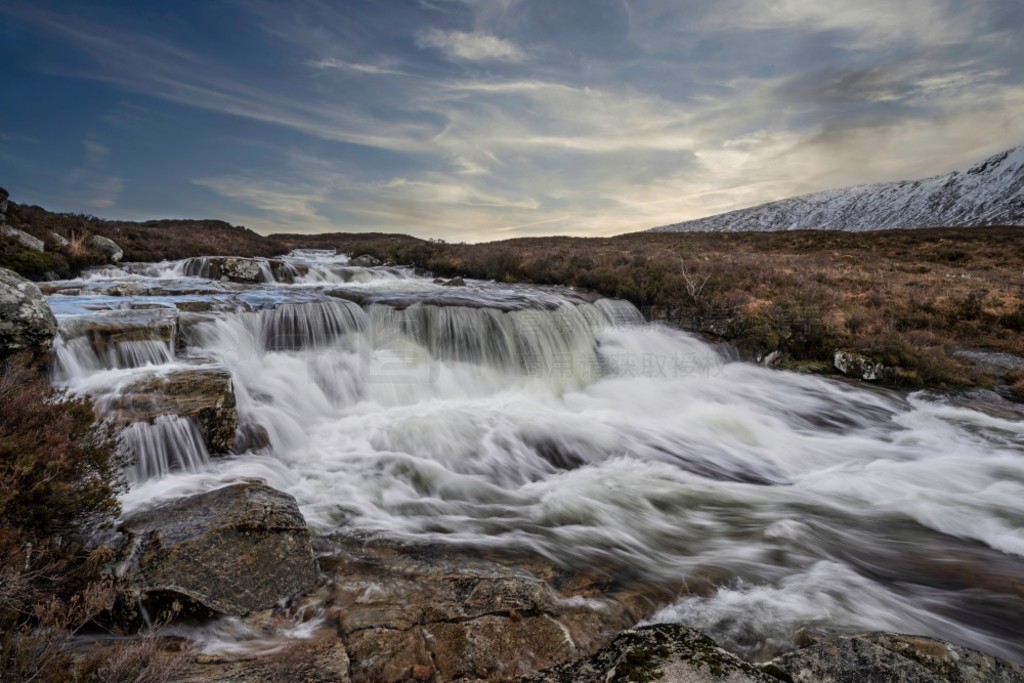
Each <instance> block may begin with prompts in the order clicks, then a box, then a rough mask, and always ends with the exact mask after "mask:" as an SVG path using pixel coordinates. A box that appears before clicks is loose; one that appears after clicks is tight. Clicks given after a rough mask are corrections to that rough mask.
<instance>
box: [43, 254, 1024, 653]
mask: <svg viewBox="0 0 1024 683" xmlns="http://www.w3.org/2000/svg"><path fill="white" fill-rule="evenodd" d="M282 260H283V261H284V262H286V263H288V264H290V265H291V266H292V267H293V269H294V273H295V274H298V276H297V277H296V275H295V274H293V275H291V276H290V277H292V278H293V279H295V280H296V282H295V284H292V285H284V284H281V283H279V282H266V283H263V284H260V285H251V286H242V285H238V284H233V283H228V282H209V281H205V282H198V281H197V280H196V278H195V277H193V276H186V275H185V269H184V267H183V266H182V264H161V265H160V266H159V267H155V266H154V267H150V271H148V272H150V273H151V274H150V275H145V274H143V273H144V272H145V271H144V269H143V268H141V267H138V268H136V267H134V266H131V265H128V266H126V267H125V270H124V272H126V273H129V271H130V277H131V278H132V279H131V282H132V283H133V284H134V286H137V287H142V288H144V289H146V293H144V294H140V295H138V296H124V294H123V292H121V293H119V295H117V296H113V295H110V294H109V291H110V289H109V288H110V287H113V286H117V285H116V283H117V280H116V278H115V279H113V280H103V279H97V278H94V279H88V278H87V279H86V280H83V281H77V282H73V283H66V285H67V287H68V288H69V289H71V288H77V289H82V292H81V293H80V294H79V295H78V296H63V295H61V294H60V292H59V291H58V292H57V293H55V294H53V295H52V296H51V297H50V300H51V303H52V304H53V305H54V308H55V310H56V311H57V313H58V316H59V317H60V318H61V319H62V322H65V323H66V325H65V329H70V328H69V327H68V325H70V324H71V322H72V321H80V320H82V319H83V316H84V319H88V318H95V317H102V316H103V315H104V314H103V313H102V311H100V312H97V311H96V310H95V309H104V308H108V309H117V308H121V307H125V306H128V305H132V304H138V303H143V302H145V303H152V304H159V305H162V306H168V307H180V308H182V309H183V311H188V310H192V309H196V308H197V305H198V304H202V303H204V302H213V303H215V304H216V305H215V306H212V307H210V308H208V309H204V310H202V311H201V312H198V313H195V312H193V313H188V314H187V315H186V313H184V312H183V313H182V314H181V316H182V317H181V318H180V320H178V321H177V323H176V324H177V325H178V326H179V327H180V328H182V329H181V330H180V331H181V339H183V340H184V342H183V343H179V344H177V346H178V351H177V352H176V353H174V354H173V355H169V356H162V357H159V358H156V357H153V358H149V359H144V360H145V362H142V361H143V359H141V357H140V362H135V361H131V362H124V363H121V362H116V363H114V362H109V358H107V359H106V360H104V359H103V358H99V357H98V356H97V359H96V360H93V359H92V358H91V357H89V356H88V353H87V348H88V350H89V351H90V352H92V350H93V347H94V344H92V343H91V342H90V343H89V344H86V343H85V342H81V341H80V339H83V338H84V337H79V338H76V337H74V336H73V335H71V334H70V333H68V335H67V337H66V338H65V339H63V340H62V341H61V342H60V345H59V347H58V355H59V356H60V358H61V360H60V361H59V363H58V365H59V367H61V368H63V370H62V371H61V372H59V373H57V376H56V381H58V382H59V383H62V384H64V385H66V386H69V387H71V388H72V389H75V390H78V391H87V392H90V393H93V394H95V395H104V392H106V394H111V393H116V392H118V391H119V390H121V387H123V386H125V385H126V384H127V383H128V382H130V381H131V380H132V379H133V378H135V377H137V375H138V374H139V373H150V374H152V373H162V372H169V371H172V370H180V369H183V368H186V369H187V368H189V367H196V366H197V365H200V366H202V367H219V368H226V369H228V370H230V372H231V377H232V381H233V384H234V392H235V397H236V400H237V406H238V412H239V419H240V421H241V422H243V423H249V424H255V425H259V426H260V427H262V428H263V429H265V430H266V432H267V434H268V436H269V439H270V444H271V447H270V449H269V452H267V453H262V454H258V455H253V454H248V455H243V456H238V457H228V458H215V459H213V460H212V461H211V460H209V459H208V458H207V457H206V455H205V453H204V452H203V451H202V450H199V449H196V450H194V451H189V454H187V455H186V454H184V453H183V449H184V450H186V451H187V450H188V449H187V448H186V447H185V446H183V445H182V444H185V443H191V444H192V445H195V441H194V436H195V433H194V432H192V431H189V429H194V425H192V426H191V427H190V426H189V425H190V423H188V422H187V421H184V422H183V421H182V420H180V419H177V418H176V419H168V420H163V419H162V418H158V419H157V420H156V421H154V422H153V424H148V423H147V424H142V425H135V426H133V427H131V428H130V429H129V432H128V433H127V435H126V437H125V438H126V440H131V441H132V442H133V443H134V444H136V445H135V446H133V447H134V448H136V449H137V450H138V452H139V453H140V454H145V455H140V458H139V462H140V463H143V462H144V463H145V465H144V467H140V468H139V469H138V470H137V472H136V475H135V480H136V483H135V485H134V487H133V489H132V491H130V492H129V493H128V494H127V495H126V496H125V498H124V505H125V507H126V509H128V510H132V509H136V508H138V507H140V506H145V505H151V504H153V503H155V502H158V501H160V500H164V499H167V498H171V497H176V496H181V495H186V494H189V493H194V492H199V491H203V490H208V489H210V488H214V487H217V486H221V485H223V484H224V483H226V482H229V481H232V480H235V479H238V478H243V477H262V478H264V479H266V480H267V481H268V482H269V483H270V485H272V486H274V487H275V488H279V489H281V490H284V491H287V492H288V493H290V494H292V495H294V496H295V497H296V498H297V499H298V500H299V502H300V504H301V506H302V511H303V513H304V514H305V516H306V518H307V520H309V522H310V523H311V524H312V525H313V526H314V527H315V528H316V529H317V530H319V531H321V532H323V533H325V534H326V533H329V534H334V535H340V536H343V537H344V536H347V537H352V538H365V537H368V536H369V537H377V538H383V539H388V540H393V541H396V542H400V543H406V544H411V545H431V544H449V545H455V546H458V547H461V548H472V549H475V548H479V549H493V550H499V551H502V552H503V553H507V554H515V553H517V552H521V553H530V554H531V555H532V554H540V555H542V556H545V557H547V558H550V559H551V560H552V561H554V562H556V563H558V564H560V565H562V566H565V567H568V568H574V567H575V568H586V569H588V570H590V571H595V568H596V570H600V571H602V572H604V573H605V574H606V575H607V576H608V577H609V578H610V579H612V580H614V581H617V582H620V583H626V584H629V583H631V582H632V583H637V584H645V585H650V584H653V585H660V586H667V587H674V589H675V590H682V588H681V587H684V586H685V587H686V588H687V589H688V590H686V591H683V594H682V597H681V598H680V599H679V600H677V601H675V602H672V603H671V604H665V605H663V606H662V608H661V610H660V611H659V612H657V613H656V614H655V615H654V616H653V617H652V618H653V619H655V620H683V621H685V622H687V623H690V624H692V625H695V626H697V627H699V628H702V629H704V630H706V631H708V632H709V633H710V634H711V635H713V636H715V637H717V638H719V639H721V640H722V641H723V642H725V643H727V644H729V645H730V646H731V647H732V648H734V649H736V650H740V651H743V652H746V653H748V654H752V655H766V654H769V653H771V652H773V651H777V649H778V648H780V647H784V646H785V645H787V644H788V643H789V642H790V641H791V639H792V637H793V634H794V633H795V632H796V630H797V629H799V628H800V627H803V626H812V627H814V626H821V627H829V628H835V629H840V630H864V629H887V630H895V631H903V632H915V633H921V634H926V635H932V636H938V637H943V638H947V639H950V640H953V641H956V642H960V643H964V644H966V645H970V646H974V647H978V648H981V649H983V650H987V651H989V652H993V653H996V654H1001V655H1003V656H1007V657H1010V658H1013V659H1017V660H1022V659H1024V646H1022V644H1021V642H1020V638H1019V632H1020V629H1021V627H1022V626H1024V619H1022V618H1021V616H1020V615H1021V614H1022V613H1024V592H1022V591H1020V590H1019V578H1018V577H1019V576H1020V575H1021V569H1022V558H1024V531H1022V530H1024V502H1022V501H1024V420H1022V419H1020V418H1019V417H1017V418H1011V417H1006V416H1005V415H996V414H995V413H992V414H989V413H986V412H981V411H979V410H977V409H971V408H967V407H963V406H960V405H958V404H957V403H955V402H953V401H951V400H949V399H946V398H943V397H938V396H933V395H929V394H926V393H916V394H911V395H909V396H907V395H904V394H901V393H896V392H888V391H882V390H869V389H866V388H864V387H861V386H855V385H851V384H847V383H843V382H837V381H833V380H827V379H822V378H817V377H811V376H805V375H799V374H794V373H785V372H779V371H773V370H767V369H764V368H761V367H758V366H755V365H751V364H746V363H734V362H725V361H724V360H723V359H722V358H721V357H720V356H719V355H718V354H717V353H716V352H715V350H714V349H713V348H712V347H710V346H708V345H707V344H705V343H703V342H701V341H699V340H698V339H695V338H694V337H692V336H690V335H687V334H684V333H681V332H678V331H675V330H672V329H669V328H666V327H661V326H656V325H647V324H644V323H643V320H642V318H641V316H640V314H639V312H638V311H637V310H636V309H635V308H634V307H632V306H631V305H629V304H628V303H625V302H616V301H608V300H597V301H594V300H592V299H591V298H588V297H586V296H584V295H581V294H579V293H577V292H572V291H569V290H565V289H559V288H530V287H521V286H509V285H498V284H493V283H471V284H470V286H469V287H465V288H462V287H443V286H441V285H435V284H433V283H432V282H431V281H429V280H427V279H424V278H418V277H415V276H414V275H413V274H412V272H411V271H409V270H407V269H387V268H380V269H375V268H360V269H358V277H356V276H355V275H352V273H354V272H355V270H356V269H353V268H352V267H351V266H349V265H348V262H347V259H345V258H344V257H336V256H333V255H331V254H329V253H326V252H316V251H307V252H302V253H299V254H296V255H295V256H293V257H291V258H285V259H282ZM279 270H280V269H279ZM170 272H177V273H178V275H177V276H176V277H177V279H175V277H172V276H170V275H168V273H170ZM303 273H304V274H303ZM357 302H358V303H357ZM186 304H187V305H186ZM85 306H88V307H89V309H88V310H87V309H86V308H85ZM189 316H191V317H189ZM185 328H187V330H186V329H185ZM172 350H173V349H172ZM1007 410H1009V409H1007ZM171 432H174V434H175V435H176V436H173V437H167V436H166V435H167V434H170V433H171ZM172 440H173V441H174V443H175V444H176V445H175V446H174V447H173V448H171V447H169V446H167V444H168V443H170V442H171V441H172ZM161 448H163V451H161Z"/></svg>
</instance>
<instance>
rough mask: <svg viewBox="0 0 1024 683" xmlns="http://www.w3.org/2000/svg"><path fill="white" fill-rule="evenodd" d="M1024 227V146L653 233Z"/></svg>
mask: <svg viewBox="0 0 1024 683" xmlns="http://www.w3.org/2000/svg"><path fill="white" fill-rule="evenodd" d="M949 225H955V226H960V227H974V226H982V225H1024V146H1020V147H1016V148H1014V149H1011V150H1007V151H1005V152H1002V153H1000V154H997V155H995V156H993V157H990V158H988V159H986V160H984V161H982V162H981V163H978V164H976V165H974V166H971V167H970V168H968V169H965V170H960V171H953V172H952V173H948V174H946V175H941V176H935V177H933V178H926V179H924V180H907V181H902V182H894V183H876V184H873V185H860V186H856V187H848V188H842V189H837V190H827V191H825V192H816V193H814V194H808V195H803V196H800V197H793V198H791V199H783V200H782V201H777V202H771V203H769V204H762V205H760V206H755V207H752V208H749V209H740V210H738V211H730V212H729V213H723V214H720V215H717V216H710V217H708V218H701V219H697V220H692V221H685V222H682V223H675V224H672V225H664V226H661V227H657V228H652V229H651V230H650V231H649V232H751V231H756V232H772V231H781V230H844V231H849V232H864V231H868V230H889V229H895V228H932V227H940V226H949Z"/></svg>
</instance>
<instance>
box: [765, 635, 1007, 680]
mask: <svg viewBox="0 0 1024 683" xmlns="http://www.w3.org/2000/svg"><path fill="white" fill-rule="evenodd" d="M761 667H762V668H763V669H764V670H765V671H767V672H769V673H772V674H773V675H775V676H778V677H780V678H782V677H783V676H787V677H789V679H790V680H792V681H793V683H817V681H832V682H833V683H861V682H871V681H879V682H880V683H883V682H887V681H902V682H903V683H968V682H969V681H970V682H973V681H986V683H1024V668H1022V667H1020V666H1018V665H1016V664H1010V663H1009V662H1005V661H1003V660H1001V659H997V658H996V657H992V656H990V655H986V654H984V653H983V652H978V651H977V650H972V649H970V648H965V647H960V646H958V645H953V644H952V643H947V642H945V641H942V640H935V639H932V638H924V637H920V636H906V635H899V634H895V633H868V634H862V635H858V636H833V637H827V638H819V639H817V640H816V642H814V643H813V644H812V645H810V646H808V647H805V648H802V649H800V650H796V651H794V652H787V653H786V654H784V655H781V656H780V657H776V658H775V659H773V660H772V661H771V662H769V663H767V664H763V665H761ZM783 680H785V679H783Z"/></svg>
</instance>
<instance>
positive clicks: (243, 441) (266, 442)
mask: <svg viewBox="0 0 1024 683" xmlns="http://www.w3.org/2000/svg"><path fill="white" fill-rule="evenodd" d="M268 448H270V434H268V433H267V429H266V428H265V427H263V426H262V425H258V424H252V423H249V424H243V425H240V426H239V427H238V431H237V432H236V434H235V447H234V452H235V453H247V452H249V451H265V450H267V449H268Z"/></svg>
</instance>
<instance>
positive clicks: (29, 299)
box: [0, 268, 57, 356]
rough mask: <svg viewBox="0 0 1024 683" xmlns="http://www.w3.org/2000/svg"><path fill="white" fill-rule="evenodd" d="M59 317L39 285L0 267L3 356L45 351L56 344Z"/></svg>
mask: <svg viewBox="0 0 1024 683" xmlns="http://www.w3.org/2000/svg"><path fill="white" fill-rule="evenodd" d="M56 334H57V319H56V318H54V317H53V311H51V310H50V307H49V305H47V303H46V300H45V299H43V295H42V293H41V292H40V291H39V288H38V287H36V286H35V285H34V284H32V283H31V282H29V281H28V280H26V279H25V278H23V277H21V276H20V275H18V274H17V273H15V272H14V271H11V270H7V269H6V268H0V356H5V355H7V354H10V353H17V352H18V351H46V350H48V349H49V348H50V347H51V346H53V338H54V336H55V335H56Z"/></svg>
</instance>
